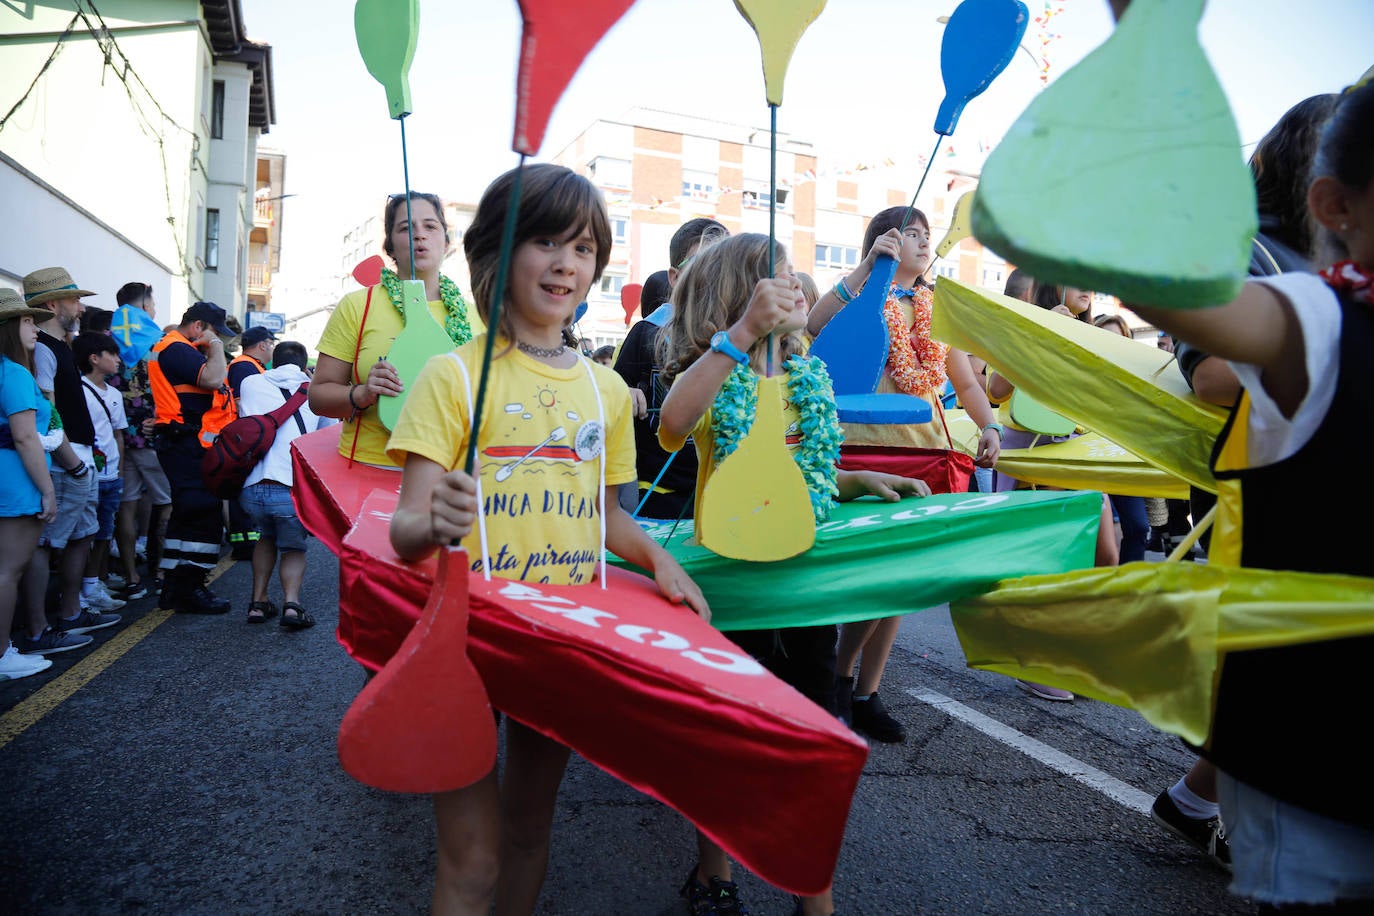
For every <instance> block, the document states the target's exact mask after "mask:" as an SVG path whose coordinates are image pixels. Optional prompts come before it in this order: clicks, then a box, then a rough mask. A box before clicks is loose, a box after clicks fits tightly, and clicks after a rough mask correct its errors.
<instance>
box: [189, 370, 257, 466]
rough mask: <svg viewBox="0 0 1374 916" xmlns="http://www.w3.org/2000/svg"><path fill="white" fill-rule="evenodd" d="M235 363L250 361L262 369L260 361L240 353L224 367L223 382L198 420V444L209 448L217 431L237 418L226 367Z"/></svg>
mask: <svg viewBox="0 0 1374 916" xmlns="http://www.w3.org/2000/svg"><path fill="white" fill-rule="evenodd" d="M235 363H252V364H253V365H255V366H257V367H258V371H259V372H261V371H262V363H260V362H258V361H257V360H256V359H254V358H253V357H251V356H245V355H243V354H242V353H240V354H239V355H238V356H235V357H234V358H233V360H232V361H231V362H230V363H229V366H227V367H226V372H225V373H224V384H222V385H220V386H219V390H218V391H216V392H215V397H214V399H213V400H212V401H211V402H210V409H209V410H207V411H205V416H204V417H203V418H202V419H201V421H200V444H201V445H202V446H204V447H205V448H209V447H210V446H211V445H213V444H214V442H215V437H216V436H218V435H219V431H220V430H222V429H224V427H226V426H228V425H229V424H230V423H233V422H234V421H235V420H237V419H238V418H239V403H238V399H237V398H235V397H234V389H233V388H232V387H231V386H230V385H229V373H228V371H227V369H229V368H232V367H233V365H234V364H235Z"/></svg>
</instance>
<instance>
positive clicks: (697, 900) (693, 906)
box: [678, 865, 749, 916]
mask: <svg viewBox="0 0 1374 916" xmlns="http://www.w3.org/2000/svg"><path fill="white" fill-rule="evenodd" d="M678 894H679V896H682V897H684V898H686V900H687V911H688V912H689V913H691V914H692V916H749V908H748V907H746V906H745V905H744V904H743V903H742V902H740V899H739V885H737V884H735V882H733V881H722V880H720V879H719V878H717V877H715V876H714V875H712V876H711V883H710V885H709V886H708V885H705V884H702V883H701V881H700V880H699V879H698V878H697V866H695V865H693V866H692V870H691V871H689V872H687V881H686V882H685V883H684V884H683V885H682V890H680V891H678Z"/></svg>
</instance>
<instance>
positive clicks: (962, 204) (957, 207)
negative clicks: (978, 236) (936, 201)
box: [935, 191, 975, 258]
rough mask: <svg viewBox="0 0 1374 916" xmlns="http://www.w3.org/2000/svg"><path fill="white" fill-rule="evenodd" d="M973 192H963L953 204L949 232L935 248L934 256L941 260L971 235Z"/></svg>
mask: <svg viewBox="0 0 1374 916" xmlns="http://www.w3.org/2000/svg"><path fill="white" fill-rule="evenodd" d="M974 193H975V192H974V191H965V192H964V193H963V194H962V195H960V197H959V199H958V200H957V201H955V202H954V216H953V217H951V218H950V221H949V231H948V232H946V233H945V237H944V238H942V239H940V244H938V245H936V246H935V256H936V257H937V258H943V257H944V256H945V255H947V254H949V252H950V249H952V248H953V247H954V246H955V245H958V244H959V243H960V242H962V241H963V240H964V239H966V238H968V237H969V236H971V235H973V219H972V217H971V211H972V210H973V195H974Z"/></svg>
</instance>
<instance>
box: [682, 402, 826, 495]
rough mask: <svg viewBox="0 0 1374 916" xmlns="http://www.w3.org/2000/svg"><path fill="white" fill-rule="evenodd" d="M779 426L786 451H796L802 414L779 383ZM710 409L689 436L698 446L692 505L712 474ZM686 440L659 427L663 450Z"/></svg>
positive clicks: (713, 445)
mask: <svg viewBox="0 0 1374 916" xmlns="http://www.w3.org/2000/svg"><path fill="white" fill-rule="evenodd" d="M782 392H783V395H782V425H783V435H784V436H785V437H786V442H787V450H788V452H789V453H791V452H793V451H795V450H796V449H797V447H798V446H800V445H801V414H800V413H799V412H798V411H797V409H796V408H795V407H793V406H792V399H791V398H790V397H789V396H788V389H787V386H786V385H783V386H782ZM711 417H712V411H711V408H709V407H708V408H706V413H704V414H702V415H701V419H700V420H697V423H696V426H693V427H692V431H691V432H690V433H688V436H689V437H690V438H691V440H692V441H693V442H694V443H695V444H696V448H697V495H696V503H695V505H698V506H699V505H701V494H702V493H704V492H706V483H707V481H709V480H710V479H711V475H712V474H713V473H715V470H716V462H715V450H716V449H715V443H716V437H715V432H714V429H713V427H712V418H711ZM686 441H687V440H686V439H677V438H675V437H673V436H671V435H669V434H668V432H667V430H666V429H665V428H664V427H663V426H659V428H658V444H659V445H661V446H663V448H664V450H665V451H669V452H676V451H677V450H678V449H680V448H682V447H683V445H684V444H685V443H686Z"/></svg>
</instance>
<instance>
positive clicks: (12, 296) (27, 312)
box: [0, 286, 52, 324]
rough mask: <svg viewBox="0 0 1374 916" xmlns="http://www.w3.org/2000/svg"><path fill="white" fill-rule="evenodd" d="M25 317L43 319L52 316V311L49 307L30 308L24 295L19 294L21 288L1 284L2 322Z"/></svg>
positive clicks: (0, 305)
mask: <svg viewBox="0 0 1374 916" xmlns="http://www.w3.org/2000/svg"><path fill="white" fill-rule="evenodd" d="M24 317H28V318H32V319H34V320H35V321H43V320H46V319H48V318H51V317H52V312H50V311H49V310H48V309H35V308H29V306H27V305H25V304H24V297H23V296H21V295H19V290H17V289H10V288H9V287H8V286H0V324H4V323H5V322H6V321H9V320H10V319H11V318H24Z"/></svg>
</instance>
